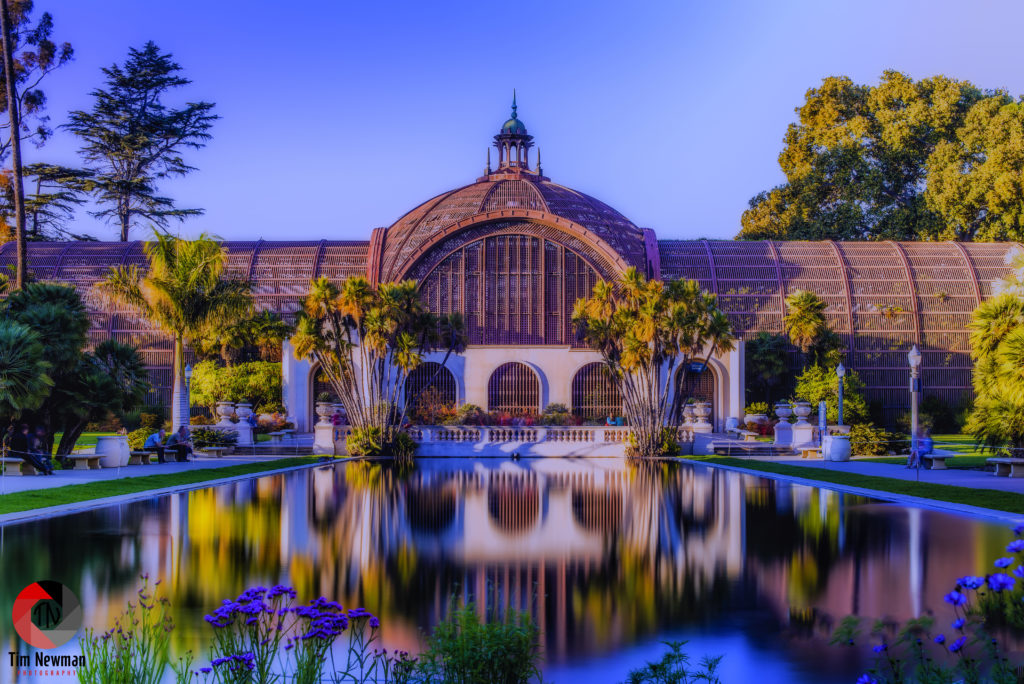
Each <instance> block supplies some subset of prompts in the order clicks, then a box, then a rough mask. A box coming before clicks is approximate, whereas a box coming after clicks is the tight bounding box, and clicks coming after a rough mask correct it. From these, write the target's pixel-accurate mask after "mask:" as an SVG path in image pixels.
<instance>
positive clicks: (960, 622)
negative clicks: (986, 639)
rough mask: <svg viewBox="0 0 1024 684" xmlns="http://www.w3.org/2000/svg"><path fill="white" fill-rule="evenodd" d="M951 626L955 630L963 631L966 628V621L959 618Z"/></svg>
mask: <svg viewBox="0 0 1024 684" xmlns="http://www.w3.org/2000/svg"><path fill="white" fill-rule="evenodd" d="M951 626H952V627H953V629H962V628H963V626H964V619H963V618H957V619H956V620H953V624H952V625H951Z"/></svg>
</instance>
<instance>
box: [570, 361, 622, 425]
mask: <svg viewBox="0 0 1024 684" xmlns="http://www.w3.org/2000/svg"><path fill="white" fill-rule="evenodd" d="M572 412H573V413H574V414H575V415H577V416H579V417H580V418H583V419H584V420H602V419H604V418H606V417H608V416H621V415H622V394H621V393H620V392H619V388H618V386H616V384H615V381H614V379H613V378H612V375H611V372H610V371H609V370H608V367H607V366H606V365H604V364H603V363H599V362H594V363H588V364H587V365H585V366H583V367H582V368H580V369H579V370H578V371H576V375H574V376H573V378H572Z"/></svg>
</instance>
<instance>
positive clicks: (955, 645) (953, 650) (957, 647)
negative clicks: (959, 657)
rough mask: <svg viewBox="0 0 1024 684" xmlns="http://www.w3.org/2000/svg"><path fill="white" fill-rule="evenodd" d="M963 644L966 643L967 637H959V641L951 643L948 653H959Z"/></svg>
mask: <svg viewBox="0 0 1024 684" xmlns="http://www.w3.org/2000/svg"><path fill="white" fill-rule="evenodd" d="M965 643H967V637H960V638H959V639H957V640H956V641H954V642H953V643H951V644H950V645H949V652H950V653H956V652H957V651H959V650H960V649H961V648H963V647H964V644H965Z"/></svg>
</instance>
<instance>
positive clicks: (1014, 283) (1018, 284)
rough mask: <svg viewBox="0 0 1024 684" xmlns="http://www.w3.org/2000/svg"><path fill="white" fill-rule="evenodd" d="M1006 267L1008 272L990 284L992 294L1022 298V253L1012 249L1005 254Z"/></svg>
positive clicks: (1023, 285) (1023, 271)
mask: <svg viewBox="0 0 1024 684" xmlns="http://www.w3.org/2000/svg"><path fill="white" fill-rule="evenodd" d="M1006 265H1007V266H1009V267H1010V272H1009V273H1007V274H1006V275H1005V276H1003V277H1002V278H1000V279H999V280H997V281H996V282H994V283H992V291H993V294H1010V295H1013V296H1015V297H1020V298H1024V251H1021V249H1020V248H1019V247H1014V248H1013V249H1011V250H1009V251H1008V252H1007V253H1006Z"/></svg>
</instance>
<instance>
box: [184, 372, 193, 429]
mask: <svg viewBox="0 0 1024 684" xmlns="http://www.w3.org/2000/svg"><path fill="white" fill-rule="evenodd" d="M191 414H192V366H191V365H189V364H187V363H186V364H185V425H188V424H190V423H191V422H192V415H191Z"/></svg>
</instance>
